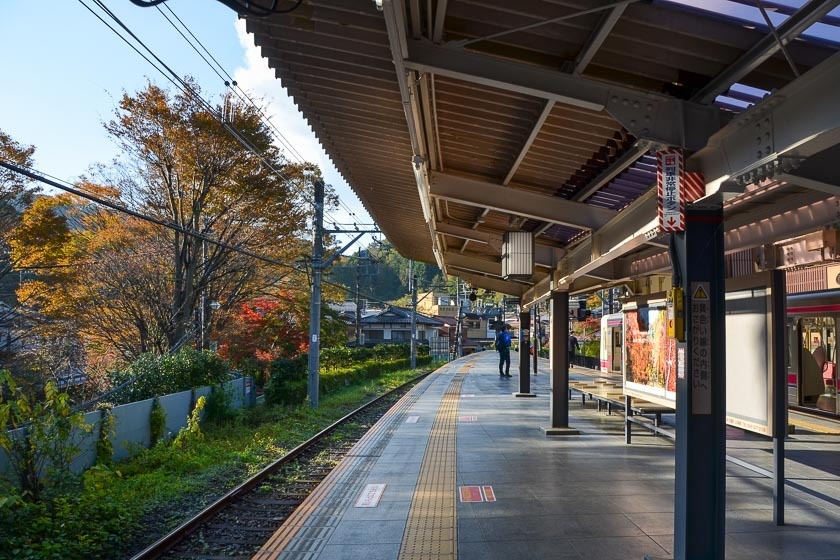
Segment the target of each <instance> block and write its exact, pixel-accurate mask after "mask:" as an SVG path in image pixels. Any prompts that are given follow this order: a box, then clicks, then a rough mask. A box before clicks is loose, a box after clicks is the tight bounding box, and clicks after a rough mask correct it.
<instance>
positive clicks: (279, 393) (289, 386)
mask: <svg viewBox="0 0 840 560" xmlns="http://www.w3.org/2000/svg"><path fill="white" fill-rule="evenodd" d="M308 363H309V356H308V355H307V354H302V355H301V356H298V357H297V358H294V359H291V360H286V359H284V360H274V362H272V364H271V375H270V377H269V378H268V381H266V383H265V402H266V403H267V404H279V405H286V404H299V403H301V402H303V401H304V400H305V399H306V372H307V366H308Z"/></svg>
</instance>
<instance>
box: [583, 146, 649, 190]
mask: <svg viewBox="0 0 840 560" xmlns="http://www.w3.org/2000/svg"><path fill="white" fill-rule="evenodd" d="M649 149H650V143H649V142H647V141H645V140H639V141H638V142H636V143H635V144H633V146H631V147H630V149H629V150H627V151H626V152H624V153H623V154H622V155H621V156H620V157H619V158H618V159H617V160H615V161H614V162H612V163H611V164H610V165H609V167H607V168H606V169H604V170H603V171H602V172H601V173H600V174H599V175H598V176H597V177H595V178H594V179H592V180H591V181H590V182H589V184H587V185H586V186H585V187H583V189H581V191H580V192H579V193H577V194H576V195H575V196H573V197H572V200H577V201H579V202H583V201H584V200H586V199H587V198H589V197H590V196H592V195H593V194H595V193H596V192H598V190H600V189H601V187H604V186H606V185H607V184H609V182H610V181H612V180H613V179H614V178H615V177H616V176H617V175H619V174H621V173H623V172H624V170H625V169H627V168H628V167H630V166H631V165H633V164H634V163H635V162H636V160H637V159H639V158H640V157H642V156H643V155H645V154H646V153H647V151H648V150H649Z"/></svg>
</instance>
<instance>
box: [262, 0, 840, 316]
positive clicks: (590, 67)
mask: <svg viewBox="0 0 840 560" xmlns="http://www.w3.org/2000/svg"><path fill="white" fill-rule="evenodd" d="M691 4H694V6H692V5H691ZM838 4H840V0H811V1H805V0H773V1H771V0H761V3H760V6H759V5H758V4H757V3H756V2H753V1H751V0H693V1H692V0H681V1H679V2H669V1H662V0H653V1H651V0H638V1H633V0H629V1H610V0H515V1H514V0H448V1H447V0H404V1H403V0H304V1H303V2H302V4H301V5H300V6H299V7H298V8H297V9H295V10H293V11H292V12H290V13H288V14H284V15H273V16H271V17H267V18H249V19H248V21H247V29H248V31H249V32H251V33H253V34H254V38H255V42H256V44H257V45H258V46H259V47H260V48H261V51H262V54H263V56H264V57H266V58H267V59H268V63H269V65H270V66H271V67H272V68H273V69H274V70H275V71H276V74H277V76H278V77H279V78H280V80H281V84H282V85H283V87H285V88H287V89H288V91H289V92H290V94H291V95H292V96H293V98H294V100H295V102H296V103H297V105H298V107H299V108H300V110H301V111H302V112H303V114H304V116H305V117H306V119H307V120H308V122H309V123H310V125H311V126H312V129H313V130H314V132H315V134H316V135H317V136H318V138H319V139H320V141H321V143H322V144H323V146H324V148H325V149H326V151H327V154H328V155H329V156H330V157H331V159H332V160H333V162H334V163H335V165H336V167H337V168H338V170H339V171H340V172H341V173H342V175H343V176H344V178H345V179H346V180H347V182H348V183H349V184H350V185H351V187H352V188H353V189H354V191H355V192H356V193H357V194H358V196H359V198H360V199H361V201H362V203H363V204H364V205H365V207H366V208H367V209H368V211H369V212H370V214H371V216H372V217H373V218H374V219H375V220H376V222H377V223H378V224H379V226H380V228H381V229H382V231H383V232H384V233H385V234H386V235H387V237H388V238H389V239H390V240H391V241H392V243H393V244H394V246H395V247H396V248H397V249H398V250H399V251H400V252H401V253H402V254H403V255H404V256H406V257H408V258H412V259H416V260H420V261H425V262H437V263H438V265H440V266H441V267H442V268H443V269H444V270H445V271H446V272H447V273H449V274H453V275H456V276H460V277H461V278H463V279H465V280H466V281H468V282H470V283H471V284H473V285H474V286H477V287H483V288H486V289H490V290H497V291H502V292H505V293H508V294H514V295H518V296H522V297H523V298H524V299H525V301H526V302H527V301H533V300H536V299H539V298H542V297H545V295H546V294H547V293H548V291H549V290H551V289H570V290H572V291H586V290H591V289H594V288H596V287H598V286H608V285H614V284H617V283H620V282H622V281H623V280H625V279H627V278H630V277H633V276H638V275H644V274H650V273H655V272H657V271H659V272H661V271H663V270H667V269H668V267H669V262H668V255H667V251H666V248H665V242H666V238H665V237H664V236H663V235H662V234H661V232H660V230H659V229H658V227H657V224H656V197H655V188H653V187H654V185H655V182H656V169H655V161H654V157H653V153H654V152H655V151H656V150H659V149H663V148H669V147H679V148H683V149H684V150H685V153H686V156H687V163H686V166H687V169H688V170H692V171H698V172H702V173H703V176H704V178H705V181H706V182H707V185H706V193H707V195H709V198H708V199H707V200H711V199H713V198H715V197H724V195H725V198H726V202H725V206H724V211H725V216H726V227H727V234H726V247H727V251H728V252H733V251H737V250H740V249H745V248H750V247H758V246H763V245H765V244H767V243H772V242H775V241H780V240H783V239H787V238H791V237H794V236H797V235H802V234H805V233H809V232H812V231H816V230H819V229H822V228H823V227H824V226H825V225H827V224H830V223H833V222H834V221H836V220H837V215H836V212H837V211H836V208H837V200H836V199H835V196H834V195H835V192H836V191H837V187H835V186H834V184H836V183H837V182H838V180H837V173H836V172H835V173H833V175H832V173H831V171H830V168H831V167H832V162H833V161H836V159H835V158H836V157H837V156H838V155H840V154H838V153H836V152H837V145H838V140H840V105H838V103H837V99H838V97H837V96H838V93H837V92H840V58H838V57H840V55H838V54H836V53H837V51H838V49H840V42H838V41H839V40H840V18H839V17H837V16H838V15H840V11H837V10H835V8H836V7H837V5H838ZM832 10H834V11H833V12H832ZM765 16H766V18H765ZM768 21H769V22H770V24H768ZM771 24H772V27H771ZM507 231H531V232H533V233H534V235H535V236H536V251H535V260H536V273H535V275H534V277H533V278H532V279H530V280H527V281H523V280H516V281H507V280H504V279H503V278H502V271H501V264H500V258H501V240H502V236H503V234H504V233H505V232H507Z"/></svg>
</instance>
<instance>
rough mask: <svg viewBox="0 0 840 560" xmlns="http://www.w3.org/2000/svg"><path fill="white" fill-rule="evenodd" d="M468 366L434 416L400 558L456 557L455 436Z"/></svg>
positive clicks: (455, 380)
mask: <svg viewBox="0 0 840 560" xmlns="http://www.w3.org/2000/svg"><path fill="white" fill-rule="evenodd" d="M469 369H470V366H469V365H466V366H464V367H462V368H461V369H460V370H458V373H457V374H456V375H455V377H454V378H453V379H452V382H451V383H450V384H449V387H448V388H447V390H446V393H445V394H444V396H443V400H442V402H441V405H440V408H438V412H437V415H436V416H435V421H434V424H433V425H432V432H431V435H430V436H429V442H428V443H427V445H426V453H425V454H424V456H423V464H422V465H421V467H420V476H419V478H418V480H417V488H416V489H415V490H414V498H413V499H412V501H411V509H410V510H409V512H408V521H407V523H406V528H405V533H404V534H403V541H402V546H401V547H400V556H399V560H443V559H451V560H454V559H455V558H457V557H458V519H457V517H456V503H455V498H456V491H455V490H456V486H457V484H456V483H457V481H456V470H455V457H456V452H455V436H456V433H457V429H458V399H460V397H461V385H462V384H463V382H464V375H465V374H467V373H469Z"/></svg>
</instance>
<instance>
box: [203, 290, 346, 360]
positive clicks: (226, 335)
mask: <svg viewBox="0 0 840 560" xmlns="http://www.w3.org/2000/svg"><path fill="white" fill-rule="evenodd" d="M231 315H232V317H231V318H232V320H231V321H230V326H229V327H228V328H227V329H225V330H224V332H223V333H221V336H222V340H221V341H220V344H219V354H220V355H221V356H223V357H225V358H227V359H228V360H230V362H231V363H232V364H233V365H234V366H236V367H239V368H242V369H245V370H247V371H253V372H258V373H259V372H262V373H265V372H267V371H268V369H269V367H270V364H271V362H272V361H274V360H277V359H280V358H293V357H296V356H298V355H300V354H301V353H304V352H307V351H308V350H309V340H308V339H309V293H308V291H306V290H301V289H299V288H298V289H282V290H277V291H276V292H275V293H274V294H273V295H271V296H263V297H259V298H257V299H254V300H251V301H248V302H243V303H241V304H240V305H239V307H238V309H236V310H234V312H233V313H232V314H231ZM346 339H347V337H346V333H345V326H344V323H343V322H342V321H341V319H340V318H339V317H338V316H337V314H336V313H335V312H333V311H332V310H330V309H329V308H328V307H326V306H323V307H322V318H321V344H322V346H323V347H325V348H329V347H331V346H339V345H342V344H344V343H345V342H346Z"/></svg>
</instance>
